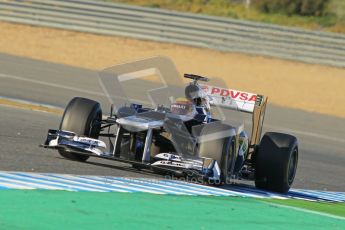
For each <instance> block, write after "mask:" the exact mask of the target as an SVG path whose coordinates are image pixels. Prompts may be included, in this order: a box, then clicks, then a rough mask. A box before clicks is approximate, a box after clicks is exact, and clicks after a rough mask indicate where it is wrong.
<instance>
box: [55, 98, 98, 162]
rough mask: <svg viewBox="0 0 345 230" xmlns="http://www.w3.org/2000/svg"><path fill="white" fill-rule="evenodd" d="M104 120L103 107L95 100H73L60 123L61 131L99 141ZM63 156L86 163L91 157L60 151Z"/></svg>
mask: <svg viewBox="0 0 345 230" xmlns="http://www.w3.org/2000/svg"><path fill="white" fill-rule="evenodd" d="M101 120H102V110H101V105H100V104H99V103H98V102H96V101H93V100H90V99H87V98H81V97H75V98H73V99H72V100H71V101H70V102H69V103H68V105H67V107H66V109H65V112H64V114H63V116H62V119H61V123H60V127H59V129H60V130H66V131H71V132H74V133H76V134H77V135H79V136H86V137H90V138H95V139H97V138H98V136H99V133H100V129H101V124H100V121H101ZM59 153H60V155H61V156H63V157H65V158H67V159H70V160H75V161H86V160H87V159H88V158H89V156H86V155H81V154H77V153H73V152H67V151H65V150H63V149H59Z"/></svg>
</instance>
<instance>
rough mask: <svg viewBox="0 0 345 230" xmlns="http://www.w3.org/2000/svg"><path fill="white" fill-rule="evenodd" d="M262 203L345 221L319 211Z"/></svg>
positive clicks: (339, 217) (343, 218)
mask: <svg viewBox="0 0 345 230" xmlns="http://www.w3.org/2000/svg"><path fill="white" fill-rule="evenodd" d="M261 202H263V203H266V204H268V205H271V206H276V207H280V208H285V209H292V210H296V211H300V212H305V213H310V214H316V215H320V216H324V217H330V218H333V219H338V220H345V217H342V216H336V215H332V214H327V213H323V212H318V211H312V210H308V209H304V208H297V207H292V206H288V205H282V204H274V203H271V202H267V201H261Z"/></svg>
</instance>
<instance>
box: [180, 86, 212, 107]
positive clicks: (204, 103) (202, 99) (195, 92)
mask: <svg viewBox="0 0 345 230" xmlns="http://www.w3.org/2000/svg"><path fill="white" fill-rule="evenodd" d="M185 95H186V97H187V98H188V99H190V100H193V102H194V104H195V105H196V106H201V107H204V108H205V109H206V110H208V111H209V110H210V102H209V98H208V96H207V94H206V93H205V91H204V89H202V88H201V87H200V86H199V85H195V84H189V85H187V87H186V89H185Z"/></svg>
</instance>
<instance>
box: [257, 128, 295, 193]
mask: <svg viewBox="0 0 345 230" xmlns="http://www.w3.org/2000/svg"><path fill="white" fill-rule="evenodd" d="M297 163H298V143H297V138H296V137H294V136H291V135H288V134H283V133H274V132H269V133H266V134H265V135H264V136H263V138H262V140H261V142H260V145H259V147H258V149H257V152H256V155H255V186H256V187H257V188H260V189H265V190H269V191H273V192H279V193H286V192H288V191H289V189H290V188H291V185H292V183H293V181H294V178H295V174H296V169H297Z"/></svg>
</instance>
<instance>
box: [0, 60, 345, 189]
mask: <svg viewBox="0 0 345 230" xmlns="http://www.w3.org/2000/svg"><path fill="white" fill-rule="evenodd" d="M0 83H1V84H0V96H2V97H10V98H16V99H23V100H29V101H33V102H36V103H43V104H49V105H54V106H58V107H62V108H63V107H65V106H66V104H67V103H68V101H69V100H70V99H71V98H73V97H75V96H81V97H88V98H92V99H94V100H97V101H99V102H101V104H102V107H103V108H104V110H105V111H107V110H108V109H107V108H109V103H108V102H107V99H106V97H105V96H103V95H104V94H103V91H102V89H101V87H100V85H99V83H98V74H97V72H95V71H91V70H87V69H80V68H74V67H70V66H66V65H59V64H53V63H48V62H43V61H37V60H32V59H27V58H21V57H16V56H12V55H7V54H0ZM316 100H317V98H316ZM0 121H1V122H0V147H1V149H0V170H6V171H25V172H52V173H70V174H85V175H110V176H128V177H157V175H154V174H152V173H149V172H143V171H136V170H134V169H132V168H131V167H130V166H129V165H127V164H124V163H118V162H113V161H106V160H102V159H91V158H90V160H88V162H86V163H80V162H73V161H69V160H65V159H63V158H61V157H60V156H59V155H58V153H57V152H55V151H53V150H47V149H43V148H39V147H38V145H39V144H40V143H42V142H43V140H44V138H45V136H46V133H47V130H48V129H49V128H57V126H58V124H59V121H60V117H59V116H57V115H54V114H49V113H43V112H37V111H28V110H23V109H16V108H9V107H5V106H0ZM265 130H266V131H280V132H286V133H290V134H293V135H296V136H297V138H298V139H299V145H300V156H299V165H298V171H297V175H296V179H295V182H294V186H293V187H295V188H306V189H317V190H329V191H345V180H344V176H345V170H344V165H345V153H344V149H345V139H344V136H345V120H344V119H340V118H336V117H332V116H326V115H320V114H316V113H308V112H304V111H300V110H294V109H286V108H282V107H278V106H274V105H269V107H268V110H267V112H266V118H265V126H264V131H265Z"/></svg>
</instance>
